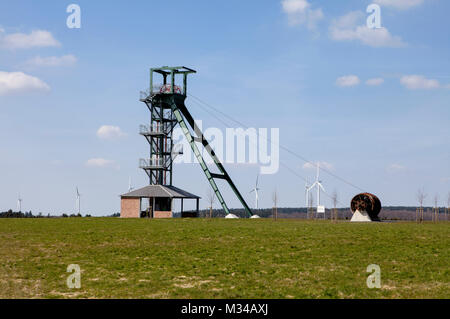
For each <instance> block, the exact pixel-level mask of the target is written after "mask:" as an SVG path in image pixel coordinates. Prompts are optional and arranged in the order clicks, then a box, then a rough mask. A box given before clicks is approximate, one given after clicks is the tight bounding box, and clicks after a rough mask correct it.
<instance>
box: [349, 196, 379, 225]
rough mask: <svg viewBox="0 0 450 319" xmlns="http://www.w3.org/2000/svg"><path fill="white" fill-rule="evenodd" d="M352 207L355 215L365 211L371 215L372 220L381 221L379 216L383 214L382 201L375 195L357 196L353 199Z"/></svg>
mask: <svg viewBox="0 0 450 319" xmlns="http://www.w3.org/2000/svg"><path fill="white" fill-rule="evenodd" d="M350 207H351V209H352V212H353V213H355V212H356V211H357V210H358V211H360V212H362V211H365V212H367V214H369V216H370V219H372V220H379V218H378V214H379V213H380V212H381V201H380V199H379V198H378V197H377V196H375V195H373V194H370V193H362V194H358V195H356V196H355V197H353V199H352V202H351V204H350Z"/></svg>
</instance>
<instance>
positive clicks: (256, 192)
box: [250, 175, 260, 209]
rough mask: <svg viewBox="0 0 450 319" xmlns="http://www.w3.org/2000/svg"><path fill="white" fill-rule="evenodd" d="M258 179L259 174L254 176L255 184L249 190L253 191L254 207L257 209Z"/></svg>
mask: <svg viewBox="0 0 450 319" xmlns="http://www.w3.org/2000/svg"><path fill="white" fill-rule="evenodd" d="M258 179H259V175H257V176H256V184H255V188H253V189H252V191H251V192H250V194H251V193H253V192H255V208H256V209H258V191H259V190H260V189H259V188H258Z"/></svg>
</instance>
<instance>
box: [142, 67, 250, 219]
mask: <svg viewBox="0 0 450 319" xmlns="http://www.w3.org/2000/svg"><path fill="white" fill-rule="evenodd" d="M155 73H156V74H159V75H161V76H162V80H163V82H162V85H155V83H154V75H155ZM191 73H196V71H195V70H192V69H190V68H187V67H184V66H181V67H168V66H164V67H161V68H152V69H150V88H149V89H148V91H146V92H141V101H142V102H144V103H145V104H146V105H147V107H148V109H149V110H150V114H151V118H150V126H141V135H144V136H145V137H146V139H147V141H148V142H149V144H150V159H149V160H141V162H140V167H141V168H142V169H144V170H145V172H146V173H147V175H148V176H149V178H150V184H161V185H167V184H168V185H172V165H173V159H174V157H175V156H176V155H177V154H180V153H182V150H180V149H179V148H177V147H174V145H173V140H172V132H173V129H174V127H175V126H176V125H177V124H179V125H180V127H181V129H182V131H183V133H184V135H185V137H186V139H187V141H188V142H189V144H190V146H191V148H192V151H193V152H194V154H195V156H196V158H197V160H198V162H199V164H200V166H201V168H202V170H203V172H204V173H205V176H206V178H207V179H208V182H209V183H210V185H211V187H212V189H213V190H214V193H215V194H216V197H217V199H218V201H219V203H220V204H221V205H222V208H223V210H224V211H225V213H226V214H229V213H230V210H229V209H228V206H227V204H226V203H225V200H224V199H223V197H222V194H221V193H220V190H219V188H218V187H217V184H216V181H215V179H222V180H225V181H226V182H227V183H228V185H229V186H230V187H231V189H232V190H233V192H234V194H235V195H236V197H237V198H238V199H239V201H240V202H241V204H242V206H243V207H244V209H245V211H246V213H247V215H248V216H252V212H251V210H250V207H249V206H248V205H247V203H246V202H245V200H244V198H243V197H242V195H241V193H240V192H239V190H238V189H237V187H236V185H234V183H233V181H232V180H231V177H230V176H229V175H228V173H227V171H226V170H225V168H224V167H223V165H222V163H221V162H220V160H219V158H218V157H217V155H216V153H215V152H214V150H213V149H212V147H211V146H210V144H209V143H208V141H207V140H206V139H205V138H204V136H203V133H202V132H201V130H200V129H199V128H198V126H197V125H196V123H195V121H194V118H193V117H192V115H191V114H190V112H189V111H188V109H187V107H186V105H185V104H184V102H185V100H186V96H187V76H188V75H189V74H191ZM177 75H178V76H179V75H182V76H183V86H182V87H180V86H177V85H176V77H177ZM169 80H170V83H168V81H169ZM197 143H198V144H201V145H202V146H203V147H204V149H205V150H206V152H207V153H208V154H209V156H211V158H212V159H213V161H214V163H215V165H216V167H217V169H218V171H219V172H218V173H212V172H211V171H210V170H209V168H208V166H207V165H206V163H205V160H204V159H203V156H202V153H201V152H200V150H199V147H198V145H197Z"/></svg>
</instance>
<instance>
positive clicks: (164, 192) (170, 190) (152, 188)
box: [120, 185, 200, 199]
mask: <svg viewBox="0 0 450 319" xmlns="http://www.w3.org/2000/svg"><path fill="white" fill-rule="evenodd" d="M120 196H121V197H123V198H136V197H139V198H149V197H169V198H194V199H195V198H200V197H199V196H197V195H194V194H191V193H188V192H186V191H184V190H182V189H179V188H177V187H175V186H168V185H149V186H145V187H142V188H139V189H136V190H134V191H132V192H129V193H126V194H123V195H120Z"/></svg>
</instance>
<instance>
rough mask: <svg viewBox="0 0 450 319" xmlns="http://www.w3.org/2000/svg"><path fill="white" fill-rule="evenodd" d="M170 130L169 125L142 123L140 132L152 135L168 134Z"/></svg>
mask: <svg viewBox="0 0 450 319" xmlns="http://www.w3.org/2000/svg"><path fill="white" fill-rule="evenodd" d="M168 132H169V126H168V125H167V123H165V124H162V125H161V124H153V125H140V126H139V134H142V135H151V134H167V133H168Z"/></svg>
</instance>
